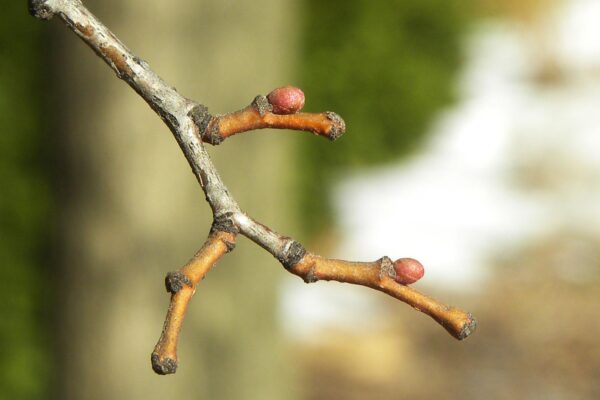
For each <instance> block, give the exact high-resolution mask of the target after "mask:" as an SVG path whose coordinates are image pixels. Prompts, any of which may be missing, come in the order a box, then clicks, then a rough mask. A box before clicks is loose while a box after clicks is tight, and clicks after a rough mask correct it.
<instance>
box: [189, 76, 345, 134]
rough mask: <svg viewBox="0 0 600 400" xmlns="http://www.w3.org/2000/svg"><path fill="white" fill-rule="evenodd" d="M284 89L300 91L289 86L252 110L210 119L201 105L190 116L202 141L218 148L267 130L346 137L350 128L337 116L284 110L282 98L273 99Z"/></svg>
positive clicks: (258, 101) (262, 98)
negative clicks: (242, 135) (240, 136)
mask: <svg viewBox="0 0 600 400" xmlns="http://www.w3.org/2000/svg"><path fill="white" fill-rule="evenodd" d="M282 89H286V90H300V89H297V88H293V87H289V86H288V87H284V88H279V89H275V90H274V91H272V92H271V93H270V94H269V95H268V96H262V95H261V96H256V98H255V99H254V100H253V101H252V103H251V104H250V105H249V106H247V107H245V108H243V109H241V110H239V111H234V112H232V113H229V114H224V115H214V116H213V115H210V114H209V113H208V110H207V109H206V108H205V107H204V106H200V105H199V106H197V107H196V108H194V109H193V110H192V111H191V112H190V116H191V117H192V118H193V120H194V122H195V123H196V125H197V126H198V128H199V130H200V132H201V136H202V140H203V141H204V142H206V143H210V144H212V145H218V144H220V143H221V142H223V141H224V140H225V139H227V138H228V137H231V136H234V135H236V134H238V133H242V132H247V131H252V130H255V129H264V128H274V129H291V130H296V131H306V132H312V133H314V134H315V135H317V136H323V137H325V138H327V139H329V140H331V141H335V140H337V139H338V138H339V137H340V136H342V134H344V132H345V131H346V124H345V122H344V120H343V119H342V117H340V116H339V115H338V114H336V113H334V112H331V111H326V112H322V113H318V114H317V113H299V112H297V110H298V109H299V108H301V107H295V105H294V104H292V105H291V106H290V105H289V104H287V107H282V106H281V105H280V104H278V103H274V102H275V101H277V100H278V99H279V98H277V97H274V96H271V95H272V94H273V93H278V91H281V90H282ZM302 96H304V95H302ZM302 104H304V97H302Z"/></svg>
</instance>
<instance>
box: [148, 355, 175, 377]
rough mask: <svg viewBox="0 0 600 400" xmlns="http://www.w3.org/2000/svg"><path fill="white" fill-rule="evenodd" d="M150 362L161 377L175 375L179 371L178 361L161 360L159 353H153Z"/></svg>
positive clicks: (170, 359)
mask: <svg viewBox="0 0 600 400" xmlns="http://www.w3.org/2000/svg"><path fill="white" fill-rule="evenodd" d="M150 361H151V362H152V369H153V370H154V372H156V373H157V374H159V375H168V374H174V373H175V372H176V371H177V361H175V360H173V359H172V358H168V357H167V358H164V359H161V358H160V356H159V355H158V354H157V353H152V356H151V357H150Z"/></svg>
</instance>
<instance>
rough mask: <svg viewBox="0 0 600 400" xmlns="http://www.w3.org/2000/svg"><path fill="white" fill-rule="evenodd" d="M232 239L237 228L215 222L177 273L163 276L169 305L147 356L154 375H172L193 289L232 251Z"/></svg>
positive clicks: (226, 223) (175, 368)
mask: <svg viewBox="0 0 600 400" xmlns="http://www.w3.org/2000/svg"><path fill="white" fill-rule="evenodd" d="M236 235H237V228H235V226H233V225H232V224H231V223H229V221H228V220H227V219H225V220H221V221H218V220H215V222H214V223H213V227H212V229H211V233H210V234H209V236H208V239H207V240H206V242H205V243H204V245H203V246H202V248H201V249H200V250H199V251H198V252H197V253H196V255H195V256H194V257H193V258H192V259H191V260H190V261H189V262H188V263H187V264H186V265H185V266H184V267H182V268H181V269H180V270H179V271H176V272H169V273H168V274H167V277H166V278H165V286H166V288H167V291H168V292H170V293H171V301H170V304H169V309H168V311H167V317H166V320H165V324H164V326H163V331H162V333H161V335H160V339H159V340H158V343H157V344H156V346H155V347H154V351H153V352H152V356H151V362H152V369H153V370H154V372H156V373H157V374H161V375H165V374H173V373H175V371H176V370H177V342H178V341H179V332H180V331H181V325H182V324H183V318H184V317H185V312H186V310H187V306H188V304H189V302H190V300H191V299H192V296H193V295H194V293H195V291H196V285H197V284H198V283H199V282H200V281H201V280H202V279H204V276H205V275H206V274H207V273H208V271H209V270H210V269H211V268H212V266H213V265H214V264H215V263H216V262H217V261H218V260H219V259H220V258H221V257H222V256H223V255H225V254H226V253H228V252H229V251H231V250H233V249H234V247H235V238H236Z"/></svg>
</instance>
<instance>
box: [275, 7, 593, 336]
mask: <svg viewBox="0 0 600 400" xmlns="http://www.w3.org/2000/svg"><path fill="white" fill-rule="evenodd" d="M466 46H467V54H468V56H467V61H466V64H465V65H464V68H463V72H462V74H461V76H460V79H459V82H458V87H459V99H458V101H457V102H456V103H455V105H454V106H452V108H451V109H448V110H446V111H445V112H443V113H442V114H441V115H439V116H438V117H437V118H436V119H435V122H434V123H433V124H432V128H431V132H430V135H429V136H428V137H429V140H428V142H427V143H426V144H425V145H424V146H423V150H422V151H421V152H420V153H419V154H417V155H415V156H413V157H412V158H409V159H406V160H403V161H402V162H400V163H398V164H396V165H388V166H386V167H383V168H379V169H372V170H368V171H364V172H362V173H360V174H359V175H356V176H349V177H347V179H345V180H344V181H343V182H341V183H340V185H339V186H338V187H337V188H336V189H335V191H334V194H333V196H334V202H335V204H336V209H337V216H336V217H337V220H338V226H339V232H340V234H341V243H340V245H339V248H338V249H337V251H336V253H335V254H329V255H330V256H334V257H339V258H344V259H352V260H365V261H371V260H375V259H378V258H380V257H381V256H383V255H388V256H390V257H392V258H399V257H412V258H416V259H418V260H420V261H421V262H422V263H423V265H424V266H425V269H426V274H425V277H424V278H423V280H422V281H421V282H419V283H418V284H417V287H421V288H431V287H438V288H439V287H443V289H444V290H448V291H449V290H460V291H462V292H465V291H466V292H469V291H471V292H474V293H476V292H477V291H478V290H481V289H483V288H485V285H486V281H487V280H488V279H490V278H491V277H492V276H493V270H492V269H491V266H492V265H493V261H494V259H496V258H497V257H501V256H502V254H503V253H505V252H511V251H514V250H516V249H518V247H519V246H522V245H523V244H524V243H530V242H531V241H535V240H536V238H540V237H543V236H545V235H549V234H551V233H552V232H555V231H557V230H563V231H572V232H583V233H585V234H590V235H596V236H599V235H600V1H597V0H572V1H566V2H564V5H563V6H562V8H560V9H557V10H555V12H553V13H552V15H549V16H548V17H547V19H546V20H545V21H544V22H543V24H541V25H540V26H539V27H538V29H537V30H536V31H535V32H532V31H527V30H526V29H524V28H523V27H520V26H517V25H515V24H514V23H511V22H508V21H490V22H488V23H486V24H484V25H481V26H480V27H479V28H478V29H476V30H475V31H474V32H473V33H472V35H471V37H470V40H469V41H468V43H467V44H466ZM542 64H543V65H554V69H553V70H552V71H550V72H548V71H546V72H547V73H549V74H550V75H551V76H550V77H547V78H544V71H543V70H541V69H542V68H541V67H540V66H541V65H542ZM544 79H546V80H551V82H542V81H543V80H544ZM532 174H533V176H532ZM573 268H576V266H575V265H573ZM580 272H581V274H579V275H578V274H570V275H571V276H575V277H577V276H583V275H584V274H585V271H580ZM582 274H583V275H582ZM325 285H328V286H327V287H325ZM348 286H349V285H341V284H336V283H318V284H314V285H305V284H303V283H302V282H301V281H300V280H299V279H297V278H291V277H290V278H288V279H286V280H285V281H284V282H283V284H282V289H281V297H282V300H281V314H280V315H281V320H282V323H283V325H284V327H285V328H286V330H287V331H289V332H292V333H293V334H294V335H296V336H299V337H310V335H311V334H312V333H314V332H317V331H319V330H320V329H321V328H322V327H325V326H328V327H331V326H335V327H338V328H344V327H351V328H352V329H353V330H357V329H373V327H376V324H374V322H375V321H377V320H378V318H377V317H378V311H377V310H378V308H377V307H376V304H377V299H376V297H374V296H373V295H372V294H371V293H370V292H369V291H368V290H366V289H364V288H349V287H348ZM376 295H377V294H376ZM378 295H379V296H382V295H381V294H378Z"/></svg>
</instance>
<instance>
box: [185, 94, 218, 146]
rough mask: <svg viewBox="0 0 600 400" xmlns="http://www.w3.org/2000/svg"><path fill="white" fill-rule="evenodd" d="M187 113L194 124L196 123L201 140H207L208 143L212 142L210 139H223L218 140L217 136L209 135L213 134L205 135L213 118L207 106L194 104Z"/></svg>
mask: <svg viewBox="0 0 600 400" xmlns="http://www.w3.org/2000/svg"><path fill="white" fill-rule="evenodd" d="M187 115H188V116H189V117H190V118H191V119H192V121H194V124H196V126H197V127H198V130H199V131H200V137H201V138H202V140H203V141H207V142H208V143H211V144H213V142H212V141H211V139H212V140H213V141H214V140H217V141H218V143H221V142H222V141H223V139H222V138H221V139H220V140H219V139H218V138H212V137H211V136H214V135H207V132H206V131H207V129H208V127H209V125H210V123H211V122H212V121H213V119H214V118H215V117H213V116H212V115H211V114H210V113H209V112H208V107H206V106H205V105H203V104H196V105H195V106H194V107H192V109H191V110H190V111H189V112H188V114H187ZM217 126H218V124H217ZM217 134H218V132H217ZM219 136H220V135H219ZM218 143H217V144H218Z"/></svg>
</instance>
